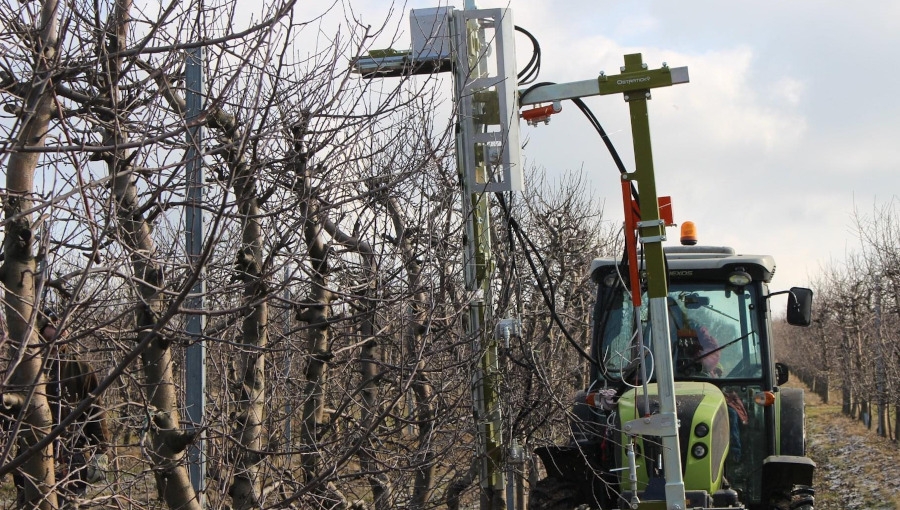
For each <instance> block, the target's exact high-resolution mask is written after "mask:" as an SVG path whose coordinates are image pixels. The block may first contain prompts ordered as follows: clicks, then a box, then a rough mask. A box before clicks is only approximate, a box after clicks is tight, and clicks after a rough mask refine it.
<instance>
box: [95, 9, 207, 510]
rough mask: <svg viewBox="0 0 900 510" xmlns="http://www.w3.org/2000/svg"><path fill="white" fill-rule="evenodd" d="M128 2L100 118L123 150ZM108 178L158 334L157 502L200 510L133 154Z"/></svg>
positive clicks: (147, 314)
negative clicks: (106, 108)
mask: <svg viewBox="0 0 900 510" xmlns="http://www.w3.org/2000/svg"><path fill="white" fill-rule="evenodd" d="M130 9H131V2H130V0H118V1H117V2H116V8H115V10H114V12H113V14H112V16H113V22H112V23H111V26H113V27H115V32H110V33H109V34H108V39H109V40H108V41H107V44H103V45H100V46H101V47H103V48H108V49H109V51H110V54H111V55H112V56H111V57H109V58H108V59H107V63H108V64H107V65H108V68H107V71H108V72H107V73H106V76H108V78H107V79H109V80H110V81H109V83H105V84H104V85H105V86H103V87H100V88H101V90H104V91H106V93H107V94H108V96H107V99H108V100H109V103H110V104H111V105H112V107H113V108H112V109H113V111H114V112H116V115H115V116H112V115H109V114H108V113H101V118H103V120H105V121H106V125H107V126H111V127H108V128H107V130H106V137H105V138H106V140H104V145H107V146H113V147H121V146H122V145H123V144H125V143H126V142H127V141H128V134H127V133H126V132H125V131H124V130H123V129H122V128H121V126H122V123H121V122H120V119H119V118H117V117H118V116H122V115H127V114H128V112H127V111H126V110H125V109H124V108H121V107H120V99H119V90H118V79H119V76H120V74H121V69H122V60H121V57H118V56H116V55H117V54H119V53H120V52H121V51H123V50H124V49H125V48H126V35H127V33H128V24H129V23H130ZM105 158H106V162H107V165H108V166H109V169H110V173H111V174H113V179H112V190H113V195H114V197H115V201H116V206H117V207H116V214H117V217H118V228H119V229H120V231H121V236H120V239H122V240H123V241H124V243H125V245H126V247H127V248H128V249H129V250H130V251H131V265H132V271H133V273H134V277H135V280H134V282H133V283H134V286H135V290H136V292H137V293H138V295H139V296H140V299H141V302H142V303H143V306H141V307H139V309H138V310H137V311H136V318H135V322H136V330H137V331H138V335H139V338H138V340H139V341H141V340H144V339H145V338H146V335H154V337H155V338H153V339H152V341H150V342H149V345H148V347H147V349H146V350H145V351H144V352H143V353H142V354H141V361H142V365H143V371H144V378H145V381H144V383H145V385H146V386H145V393H146V398H147V402H148V404H149V410H150V416H151V417H152V424H151V425H152V426H151V427H150V431H149V435H150V460H151V462H152V463H153V466H154V470H153V471H154V476H155V478H156V488H157V492H158V495H159V498H160V499H162V500H164V501H165V502H166V505H168V506H169V508H178V509H185V510H188V509H196V510H199V509H200V503H199V500H198V498H197V494H196V493H195V492H194V488H193V486H192V485H191V481H190V479H189V477H188V473H187V469H186V467H185V464H184V451H185V449H186V448H187V445H188V444H189V443H190V442H191V441H192V440H193V435H192V434H191V433H188V432H186V431H184V430H182V429H181V414H180V406H179V405H178V396H177V388H176V385H175V375H174V371H173V360H172V352H171V349H170V348H169V347H170V344H171V339H170V338H166V337H164V336H162V335H160V334H158V333H155V332H153V330H154V328H155V327H156V326H157V320H158V318H159V317H160V315H162V313H163V312H164V311H165V309H166V307H167V303H166V300H165V298H164V296H163V292H162V290H163V287H164V285H165V281H164V278H163V271H162V267H161V265H160V264H159V262H158V261H157V260H155V259H154V257H155V256H156V254H157V250H156V246H155V243H154V241H153V238H152V237H151V235H150V230H151V229H150V225H149V224H148V223H147V221H146V220H145V219H144V217H143V213H142V212H141V204H140V203H139V199H138V189H137V184H136V177H135V175H134V168H133V167H132V165H131V159H132V158H131V153H130V151H128V150H125V149H115V150H114V152H113V154H112V155H109V156H106V157H105Z"/></svg>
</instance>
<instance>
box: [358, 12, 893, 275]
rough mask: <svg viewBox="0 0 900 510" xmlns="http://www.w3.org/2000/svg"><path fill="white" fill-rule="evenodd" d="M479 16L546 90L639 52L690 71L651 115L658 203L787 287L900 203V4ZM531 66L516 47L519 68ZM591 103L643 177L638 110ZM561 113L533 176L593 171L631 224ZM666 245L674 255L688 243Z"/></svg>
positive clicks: (606, 172) (607, 167) (537, 153)
mask: <svg viewBox="0 0 900 510" xmlns="http://www.w3.org/2000/svg"><path fill="white" fill-rule="evenodd" d="M352 3H353V5H354V7H355V8H356V9H358V10H360V12H362V13H364V14H365V15H370V16H372V18H370V19H372V20H373V21H374V20H375V19H378V18H379V17H383V16H384V15H385V14H386V13H387V8H386V7H385V5H386V4H385V2H383V1H381V2H377V1H371V2H352ZM379 4H380V5H379ZM437 5H441V4H440V3H437V2H427V1H418V0H416V1H414V2H409V3H407V4H405V5H402V4H395V6H394V8H395V9H396V11H397V12H399V13H402V14H403V16H404V18H405V17H406V15H407V13H408V11H409V9H410V8H420V7H434V6H437ZM451 5H454V6H455V7H457V8H462V7H463V2H462V1H459V2H457V3H456V4H453V3H451ZM478 5H479V7H482V8H488V7H503V6H508V7H510V8H511V9H512V10H513V16H514V19H515V23H516V24H517V25H519V26H522V27H523V28H526V29H527V30H529V31H530V32H531V33H532V34H534V35H535V37H537V39H538V41H539V42H540V45H541V50H542V54H543V67H542V73H541V77H540V80H541V81H553V82H557V83H560V82H566V81H578V80H584V79H589V78H593V77H595V76H597V74H598V73H599V71H601V70H603V71H606V72H607V73H609V74H613V73H617V72H618V69H619V66H621V65H622V64H623V55H625V54H627V53H642V54H643V57H644V61H645V62H647V63H648V64H649V65H650V66H651V67H659V66H660V65H661V64H662V62H667V63H668V64H669V65H670V66H672V67H679V66H687V67H688V69H689V72H690V80H691V83H690V84H686V85H678V86H674V87H670V88H664V89H656V90H654V92H653V100H652V101H651V102H650V104H649V107H650V121H651V134H652V139H653V148H654V161H655V166H656V173H657V178H658V180H657V183H658V189H659V193H660V194H661V195H671V196H672V197H673V206H674V211H675V217H676V221H677V222H681V221H685V220H692V221H694V222H695V223H696V224H697V228H698V231H699V236H700V239H701V243H707V244H725V245H730V246H733V247H734V248H736V249H737V250H738V251H739V252H744V253H768V254H772V255H774V256H775V258H776V261H777V264H778V271H777V276H776V279H775V286H776V287H779V288H780V287H788V286H791V285H806V284H809V283H811V281H814V280H815V279H816V277H817V275H818V274H819V273H820V269H821V268H822V267H823V266H826V265H828V264H829V263H830V261H834V262H839V261H841V260H843V259H844V256H845V254H846V253H847V252H848V251H854V250H856V249H857V248H856V246H857V245H858V241H857V239H856V236H855V231H854V228H853V217H852V216H853V211H854V208H856V209H858V210H860V211H861V212H862V213H863V214H871V212H872V209H873V207H874V206H875V205H876V204H879V205H882V204H886V203H889V202H890V201H891V200H892V199H893V198H894V196H895V194H896V193H897V191H898V189H900V186H898V182H900V173H898V171H897V170H898V166H900V165H898V152H900V121H898V114H900V111H898V110H900V99H898V93H900V59H898V56H900V3H893V2H855V3H853V4H848V3H847V2H835V1H821V0H820V1H797V0H794V1H790V2H783V1H778V2H776V1H768V0H763V1H754V2H742V1H738V2H719V1H694V0H682V1H678V2H672V1H662V0H661V1H652V2H638V1H632V2H609V1H596V0H593V1H588V0H584V1H579V0H567V1H555V2H551V1H545V0H512V1H511V2H509V3H508V4H505V3H502V2H496V3H489V2H488V1H487V0H482V1H480V2H479V3H478ZM563 6H564V7H563ZM397 16H399V14H397ZM401 29H402V30H403V33H402V34H401V35H400V36H399V37H400V42H401V43H402V42H408V41H409V36H408V22H407V21H406V20H405V19H404V20H403V21H402V25H401ZM395 47H402V44H397V45H395ZM529 57H530V46H529V44H528V42H527V40H525V39H524V38H519V40H518V60H519V61H520V64H521V63H524V62H526V61H527V59H528V58H529ZM587 102H588V105H589V106H590V107H591V108H592V109H593V110H594V112H595V113H596V114H597V116H598V118H599V119H600V122H601V123H602V124H603V126H604V128H605V129H606V130H607V132H608V133H610V134H611V136H612V138H613V140H614V143H615V144H616V147H617V148H618V150H619V152H620V154H622V156H623V159H624V160H625V161H626V166H628V167H629V170H633V158H632V146H631V136H630V124H629V120H628V107H627V105H626V103H624V101H623V100H622V99H621V98H620V97H612V96H610V97H598V98H591V99H589V100H588V101H587ZM563 108H564V111H563V112H562V113H561V114H559V115H558V116H557V117H555V118H554V120H553V121H552V122H551V124H550V125H549V126H541V127H540V128H538V129H531V128H528V129H526V130H525V136H526V137H527V140H528V144H527V147H526V150H525V156H526V162H527V163H531V164H535V165H540V166H543V167H546V168H547V169H548V171H550V172H551V173H552V172H559V171H563V170H566V169H575V170H577V169H583V171H584V172H585V174H586V175H587V176H588V177H589V179H590V180H591V181H592V182H593V183H595V186H596V191H597V193H598V198H599V199H601V200H605V203H606V206H605V207H606V214H605V216H606V217H607V218H609V219H610V220H611V221H612V220H614V221H617V222H619V221H621V217H622V214H621V204H620V199H619V198H618V197H619V195H618V193H619V191H618V190H619V188H618V179H617V172H616V169H615V167H614V165H613V163H612V161H611V159H610V157H609V155H608V153H607V152H606V150H605V148H604V147H603V145H602V143H601V142H600V140H599V138H598V137H597V135H596V134H595V132H594V131H593V130H592V129H591V128H590V126H589V125H588V124H587V122H586V121H585V120H584V118H583V117H582V115H581V114H580V112H578V110H577V109H576V108H575V107H574V105H571V104H564V105H563ZM669 237H670V239H676V241H677V237H678V233H677V231H676V230H672V231H670V234H669Z"/></svg>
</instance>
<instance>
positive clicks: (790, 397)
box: [529, 246, 815, 510]
mask: <svg viewBox="0 0 900 510" xmlns="http://www.w3.org/2000/svg"><path fill="white" fill-rule="evenodd" d="M664 254H665V261H666V271H667V273H668V296H667V299H666V302H667V312H668V324H669V329H670V341H671V356H672V365H671V366H672V367H673V375H674V380H675V384H674V388H675V391H674V394H675V402H676V414H677V425H676V426H677V442H678V446H679V450H680V457H681V463H680V465H681V469H682V478H683V482H684V494H685V498H686V504H687V508H702V509H718V508H745V509H751V510H769V509H799V510H812V508H813V491H812V483H813V471H814V469H815V464H814V463H813V462H812V461H811V460H810V459H809V458H807V457H806V449H805V415H804V403H803V391H802V390H800V389H796V388H786V387H782V385H783V384H784V383H785V382H786V381H787V380H788V368H787V367H786V366H785V365H783V364H780V363H775V353H774V352H773V342H772V312H771V306H770V299H769V298H771V297H772V296H774V295H776V294H782V293H785V294H788V306H787V321H788V322H789V323H790V324H792V325H797V326H807V325H809V322H810V306H811V302H812V291H810V290H809V289H805V288H797V287H795V288H792V289H791V290H790V291H783V292H771V291H770V289H769V284H770V282H771V280H772V276H773V274H774V272H775V261H774V259H773V258H772V257H771V256H768V255H740V254H736V253H735V252H734V250H733V249H731V248H725V247H709V246H675V247H667V248H665V250H664ZM626 260H627V259H626ZM632 260H641V257H640V256H638V257H634V258H632ZM638 269H639V270H643V268H642V267H641V268H638ZM629 272H630V269H629V268H628V267H627V263H626V262H624V261H620V260H617V259H615V258H603V259H597V260H595V261H594V262H593V264H592V266H591V269H590V275H591V278H592V280H593V282H594V283H596V284H597V302H596V305H595V309H594V316H593V332H592V339H593V340H592V347H591V351H592V352H591V355H592V357H593V359H594V360H596V361H597V363H596V364H595V365H594V366H593V368H592V374H591V375H592V376H591V384H590V387H588V388H586V389H585V391H583V392H579V394H578V395H577V396H576V402H575V405H574V409H573V413H572V416H573V419H572V439H571V441H570V443H569V444H567V445H564V446H552V447H542V448H538V449H537V450H536V453H537V454H538V456H540V458H541V460H542V462H543V464H544V467H545V469H546V472H547V477H546V478H544V479H543V480H541V481H540V482H538V484H537V486H535V487H533V488H532V491H531V495H530V502H529V508H531V509H551V510H553V509H573V508H602V509H612V508H622V509H629V508H632V509H638V508H639V509H655V508H660V509H669V510H671V509H672V508H674V507H673V506H672V505H671V503H670V504H669V506H667V503H666V496H665V485H666V473H665V467H664V466H665V464H664V462H663V456H664V453H665V452H664V451H663V450H664V448H663V446H662V444H663V441H661V438H660V437H657V436H654V435H653V429H652V428H647V429H646V430H643V428H642V424H643V423H645V422H646V423H650V422H651V421H652V420H653V417H654V415H658V414H659V410H660V399H659V397H658V391H659V390H658V388H659V387H664V386H663V385H660V386H659V387H658V386H657V384H656V382H655V381H656V372H657V370H656V369H655V367H654V364H655V363H654V359H653V352H652V351H653V349H651V348H650V345H651V339H650V338H649V337H650V336H651V334H650V332H651V329H652V328H651V327H650V321H651V320H652V317H651V316H650V315H651V314H650V312H649V309H651V308H652V307H650V308H648V307H647V306H646V303H647V301H648V300H647V299H643V300H637V299H635V296H633V295H632V294H631V293H632V292H637V291H639V289H633V288H632V287H633V285H631V284H630V283H629V281H630V279H629V278H628V276H627V275H628V274H629ZM642 292H643V293H646V288H644V289H643V290H642ZM635 302H638V303H644V304H643V305H640V307H639V308H638V309H636V307H635V306H634V304H633V303H635ZM674 506H675V507H678V508H679V509H680V505H674Z"/></svg>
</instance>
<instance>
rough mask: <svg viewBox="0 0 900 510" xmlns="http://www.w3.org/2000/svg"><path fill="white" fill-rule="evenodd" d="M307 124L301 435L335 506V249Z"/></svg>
mask: <svg viewBox="0 0 900 510" xmlns="http://www.w3.org/2000/svg"><path fill="white" fill-rule="evenodd" d="M304 131H305V128H304V126H302V125H298V126H294V128H293V139H294V151H293V156H294V171H295V173H296V179H297V192H298V193H300V208H301V216H302V218H303V237H304V240H305V241H306V247H307V255H308V256H309V265H310V267H309V270H310V282H309V283H310V291H309V296H308V298H307V300H306V302H305V303H303V304H302V305H300V306H299V307H298V309H297V320H298V321H300V322H304V323H306V324H307V325H308V327H307V328H306V329H307V334H308V335H309V337H308V342H307V346H308V353H309V362H308V364H307V365H306V374H305V377H306V384H305V389H304V393H303V397H304V404H303V415H302V416H303V426H302V430H301V438H302V441H303V445H304V447H305V450H306V451H305V453H303V455H302V456H301V464H302V469H303V476H304V479H305V482H306V483H307V484H315V486H312V487H310V488H309V490H310V491H311V492H312V493H313V494H316V495H317V496H319V497H320V498H321V499H322V500H323V502H324V503H323V506H324V507H326V508H335V507H338V506H340V505H342V504H343V503H344V502H345V501H344V498H343V496H342V495H341V494H340V493H339V492H338V491H337V490H336V489H335V488H334V487H333V486H332V484H323V483H322V480H320V479H319V476H320V474H321V467H322V452H321V451H320V444H319V441H320V437H319V433H320V432H321V431H322V430H323V429H324V428H325V425H326V424H325V383H326V380H327V375H328V363H329V362H330V361H331V359H332V358H333V354H332V352H331V326H330V324H329V319H330V317H331V301H332V300H333V299H334V294H333V293H332V291H331V290H330V289H329V281H328V277H329V274H330V269H329V260H328V259H329V249H328V242H327V239H326V237H325V231H324V212H323V211H321V210H320V207H321V206H320V202H319V200H318V198H317V197H316V193H317V191H316V189H315V187H314V185H313V177H312V173H313V172H312V169H311V168H309V166H308V165H307V164H306V162H307V154H305V152H304V148H303V136H304V134H305V132H304Z"/></svg>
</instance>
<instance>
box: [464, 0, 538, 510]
mask: <svg viewBox="0 0 900 510" xmlns="http://www.w3.org/2000/svg"><path fill="white" fill-rule="evenodd" d="M467 6H472V4H471V3H470V4H468V5H467ZM485 31H492V32H493V33H492V34H491V36H490V37H487V36H486V35H485ZM513 37H514V32H513V23H512V13H511V11H509V10H508V9H484V10H472V9H467V10H465V11H455V12H454V13H453V20H452V23H451V43H452V45H453V58H455V60H456V61H455V66H454V85H455V92H456V93H455V97H456V107H457V112H456V113H457V122H458V130H457V138H456V144H457V149H456V154H457V164H458V167H459V172H460V175H461V176H462V179H463V199H462V210H463V214H464V215H465V221H466V235H465V247H464V259H463V263H464V266H465V268H464V271H465V282H466V292H467V294H468V299H469V313H468V320H467V322H466V331H467V333H468V334H469V335H470V336H471V338H472V347H473V350H474V352H476V353H479V355H480V356H481V359H480V362H479V365H478V367H477V368H476V371H475V374H474V376H473V381H472V394H473V400H474V412H475V420H476V426H477V427H478V452H477V453H478V457H479V462H480V473H479V474H480V476H479V480H480V485H481V508H482V509H484V510H500V509H502V508H504V507H505V506H506V502H505V497H504V495H505V494H504V493H505V476H504V461H505V459H504V451H503V438H502V430H501V418H502V417H501V412H500V392H499V388H500V377H501V375H500V371H499V362H498V356H497V340H496V338H495V337H494V335H493V330H492V328H491V327H489V326H488V323H489V322H490V321H491V320H492V319H493V296H492V294H491V276H492V274H493V270H494V262H493V257H492V254H491V243H490V212H489V195H488V193H489V192H503V191H511V190H521V189H522V187H523V179H522V169H521V156H520V143H519V130H518V128H519V124H518V92H517V90H516V67H515V65H516V64H515V47H514V44H513ZM491 57H493V58H494V59H495V60H494V61H493V62H489V59H490V58H491Z"/></svg>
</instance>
